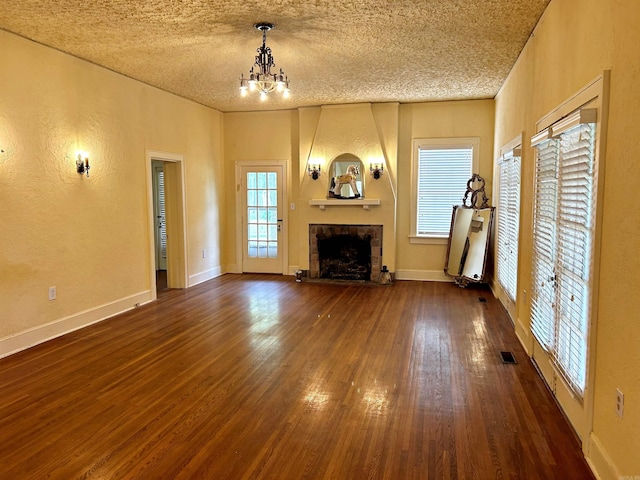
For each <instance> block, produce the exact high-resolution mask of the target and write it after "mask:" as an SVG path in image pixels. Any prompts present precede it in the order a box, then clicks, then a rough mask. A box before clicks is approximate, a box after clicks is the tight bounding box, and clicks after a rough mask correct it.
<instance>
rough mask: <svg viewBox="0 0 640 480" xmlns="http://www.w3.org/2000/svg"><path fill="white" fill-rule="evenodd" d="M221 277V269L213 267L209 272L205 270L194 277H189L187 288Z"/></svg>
mask: <svg viewBox="0 0 640 480" xmlns="http://www.w3.org/2000/svg"><path fill="white" fill-rule="evenodd" d="M220 275H222V268H221V267H215V268H210V269H209V270H205V271H204V272H200V273H196V274H194V275H189V284H188V286H189V287H193V286H194V285H198V284H199V283H202V282H206V281H207V280H211V279H213V278H216V277H219V276H220Z"/></svg>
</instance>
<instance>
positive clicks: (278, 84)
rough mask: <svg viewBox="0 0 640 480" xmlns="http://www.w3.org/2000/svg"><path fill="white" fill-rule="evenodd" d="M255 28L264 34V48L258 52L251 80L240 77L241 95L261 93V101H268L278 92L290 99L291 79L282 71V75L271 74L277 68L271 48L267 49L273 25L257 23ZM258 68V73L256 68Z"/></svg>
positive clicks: (260, 48)
mask: <svg viewBox="0 0 640 480" xmlns="http://www.w3.org/2000/svg"><path fill="white" fill-rule="evenodd" d="M254 27H255V28H256V29H258V30H260V31H261V32H262V46H261V47H258V49H257V50H256V51H257V52H258V54H257V55H256V62H255V63H254V64H253V67H251V70H250V71H249V79H248V80H247V79H246V78H244V73H243V74H242V75H241V76H240V95H242V96H243V97H244V96H246V95H247V90H250V91H252V92H253V91H258V92H260V99H261V100H266V99H267V95H268V94H269V93H271V92H273V91H274V90H275V91H278V92H281V93H282V96H283V97H284V98H288V97H289V79H288V78H287V76H286V75H285V74H284V72H283V71H282V69H280V73H271V67H275V65H276V64H275V63H274V61H273V55H271V48H269V47H267V32H268V31H269V30H271V29H272V28H273V27H274V25H273V23H256V24H255V25H254ZM256 67H257V70H258V71H257V72H256V71H255V68H256Z"/></svg>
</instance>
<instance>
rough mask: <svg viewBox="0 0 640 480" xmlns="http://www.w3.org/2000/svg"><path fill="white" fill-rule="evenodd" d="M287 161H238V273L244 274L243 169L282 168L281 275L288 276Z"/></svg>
mask: <svg viewBox="0 0 640 480" xmlns="http://www.w3.org/2000/svg"><path fill="white" fill-rule="evenodd" d="M288 163H289V162H287V161H286V160H262V161H260V160H236V164H235V183H236V265H235V268H236V271H237V273H242V265H243V261H242V251H243V248H244V245H243V244H242V233H243V232H242V228H243V227H242V213H243V212H242V198H241V195H242V194H243V192H242V183H241V177H242V168H243V167H281V168H282V231H281V233H282V242H281V243H282V265H281V269H280V273H282V275H287V272H288V263H289V209H288V208H287V205H289V188H288V187H289V182H290V181H291V179H290V178H289V168H288Z"/></svg>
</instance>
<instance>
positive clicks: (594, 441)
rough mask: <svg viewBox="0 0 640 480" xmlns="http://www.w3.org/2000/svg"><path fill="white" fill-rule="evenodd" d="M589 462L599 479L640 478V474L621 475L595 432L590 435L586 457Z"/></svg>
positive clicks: (639, 479)
mask: <svg viewBox="0 0 640 480" xmlns="http://www.w3.org/2000/svg"><path fill="white" fill-rule="evenodd" d="M586 459H587V463H588V464H589V467H590V468H591V471H592V472H593V475H594V476H595V477H596V479H597V480H621V479H629V480H631V479H638V480H640V475H638V476H631V477H625V476H621V475H620V473H619V472H618V469H617V468H616V466H615V465H614V464H613V462H612V461H611V458H610V457H609V455H608V454H607V452H606V451H605V449H604V447H603V446H602V443H600V440H599V439H598V437H597V436H596V434H595V433H593V432H591V434H590V435H589V454H588V455H587V457H586Z"/></svg>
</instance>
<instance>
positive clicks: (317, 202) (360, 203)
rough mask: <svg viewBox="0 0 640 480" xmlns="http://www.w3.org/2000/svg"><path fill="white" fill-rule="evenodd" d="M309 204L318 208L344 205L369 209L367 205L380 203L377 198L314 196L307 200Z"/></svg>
mask: <svg viewBox="0 0 640 480" xmlns="http://www.w3.org/2000/svg"><path fill="white" fill-rule="evenodd" d="M309 205H310V206H312V207H314V206H315V207H320V210H324V209H325V208H326V207H328V206H331V207H346V206H352V207H353V206H356V207H362V208H363V209H364V210H369V206H371V205H374V206H375V205H380V199H379V198H357V199H353V200H349V199H345V200H339V199H335V198H334V199H324V198H314V199H311V200H309Z"/></svg>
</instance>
